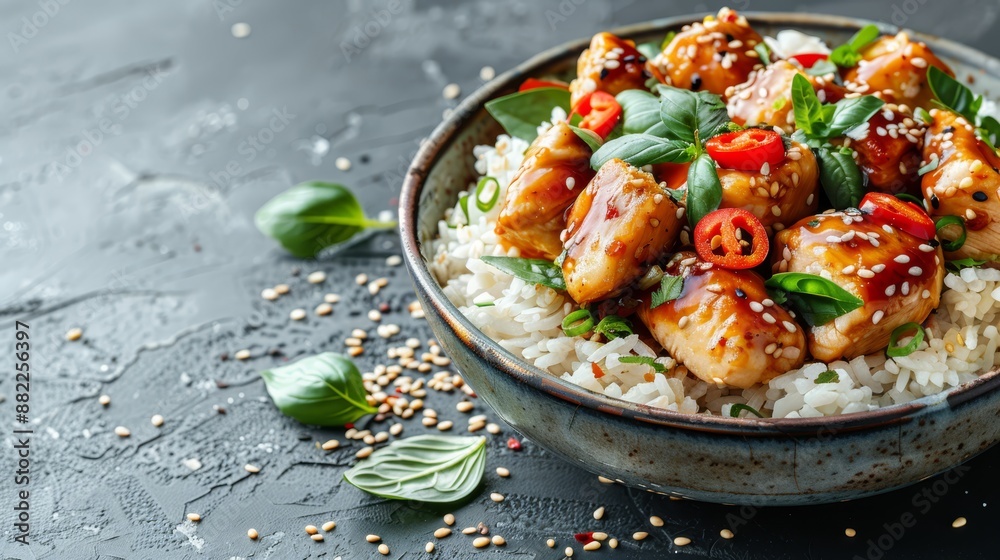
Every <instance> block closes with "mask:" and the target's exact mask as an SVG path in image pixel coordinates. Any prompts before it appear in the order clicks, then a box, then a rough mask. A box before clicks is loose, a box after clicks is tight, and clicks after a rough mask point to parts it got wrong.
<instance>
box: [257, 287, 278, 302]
mask: <svg viewBox="0 0 1000 560" xmlns="http://www.w3.org/2000/svg"><path fill="white" fill-rule="evenodd" d="M260 297H262V298H264V299H266V300H268V301H274V300H276V299H278V292H276V291H275V290H274V288H264V289H263V290H261V292H260Z"/></svg>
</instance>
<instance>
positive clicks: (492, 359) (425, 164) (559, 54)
mask: <svg viewBox="0 0 1000 560" xmlns="http://www.w3.org/2000/svg"><path fill="white" fill-rule="evenodd" d="M704 15H706V14H694V15H684V16H677V17H670V18H662V19H657V20H653V21H650V22H647V23H642V24H636V25H630V26H625V27H619V28H616V29H612V30H610V31H611V32H612V33H614V34H616V35H618V36H622V37H634V36H640V35H647V34H652V33H656V32H663V33H665V32H666V31H667V30H668V29H670V28H677V27H679V26H681V25H684V24H687V23H691V22H693V21H700V20H701V19H702V18H703V17H704ZM745 15H746V17H747V19H748V20H750V22H751V23H762V24H768V25H780V26H787V27H791V28H796V27H798V26H808V27H812V28H824V27H825V28H834V29H839V30H844V29H847V30H856V29H860V28H861V27H863V26H865V25H868V24H875V25H877V26H879V27H880V28H881V30H882V31H883V32H884V33H896V32H897V31H899V28H898V27H896V26H891V25H887V24H885V23H881V22H876V21H870V20H863V19H858V18H850V17H842V16H832V15H817V14H806V13H792V12H746V14H745ZM908 33H910V34H911V36H913V37H915V38H917V39H919V40H921V41H925V42H927V43H928V44H929V45H931V46H932V48H933V49H934V51H935V52H936V53H938V54H942V55H944V56H945V57H947V58H952V59H956V60H960V61H962V62H963V63H965V64H967V65H969V66H970V67H973V68H978V69H980V70H981V71H982V72H988V73H990V74H991V75H993V76H996V77H997V78H998V79H1000V60H997V59H996V58H993V57H991V56H989V55H987V54H985V53H982V52H980V51H978V50H975V49H973V48H971V47H967V46H965V45H962V44H959V43H956V42H954V41H950V40H948V39H942V38H938V37H935V36H932V35H926V34H923V33H919V32H913V31H909V30H908ZM588 44H589V38H584V39H578V40H575V41H570V42H568V43H564V44H562V45H559V46H557V47H554V48H551V49H549V50H546V51H544V52H542V53H540V54H538V55H536V56H534V57H532V58H531V59H529V60H528V61H526V62H524V63H522V64H520V65H518V66H516V67H514V68H513V69H511V70H509V71H507V72H505V73H503V74H501V75H500V76H498V77H497V78H495V79H494V80H492V81H490V82H489V83H487V84H485V85H483V86H482V87H480V88H479V89H478V90H476V91H475V92H473V93H472V94H471V95H469V96H468V97H467V98H466V99H465V100H464V101H463V102H462V103H461V104H460V105H459V106H458V107H457V108H456V109H455V110H454V111H453V112H452V113H451V115H450V116H449V117H448V118H447V119H445V120H444V121H443V122H442V123H441V124H439V125H438V126H437V127H436V128H435V129H434V131H433V132H432V133H431V135H430V136H429V137H428V139H427V140H426V141H425V142H424V143H423V145H422V146H421V148H420V150H419V151H418V152H417V154H416V156H414V158H413V161H412V163H411V165H410V168H409V170H408V172H407V175H406V178H405V180H404V182H403V188H402V193H401V196H400V207H399V218H400V219H399V229H400V234H401V237H402V246H403V255H404V259H405V262H406V265H407V268H408V269H409V271H410V275H411V278H412V279H413V281H414V284H415V286H416V288H417V290H419V291H420V292H422V294H423V295H424V296H425V298H426V300H428V301H430V302H431V304H432V305H433V307H434V308H433V309H431V310H426V311H427V312H428V313H436V314H438V315H439V316H440V317H441V318H442V319H443V320H444V322H445V324H446V325H447V326H448V328H450V329H451V330H452V331H454V333H455V334H456V335H457V337H458V338H459V339H460V340H461V341H462V343H463V344H464V345H465V346H467V347H468V348H469V349H470V350H471V351H472V352H473V353H474V354H476V355H477V356H478V357H480V358H481V359H482V360H483V362H484V363H483V365H484V366H485V367H487V368H492V369H496V370H498V371H499V372H500V373H501V374H503V375H509V376H511V377H513V378H514V379H515V380H517V381H518V382H521V383H525V384H528V385H530V386H532V387H534V388H535V389H537V390H540V391H542V392H544V393H546V394H548V395H550V396H552V397H555V398H557V399H560V400H562V401H565V402H567V403H569V404H571V405H574V406H578V407H580V406H582V407H586V408H589V409H593V410H595V411H598V412H601V413H605V414H608V415H610V416H619V417H625V418H629V419H634V420H637V421H640V422H644V423H648V424H656V425H661V426H665V427H670V428H679V429H685V430H693V431H699V432H713V433H722V434H728V435H735V436H794V435H797V434H810V433H811V434H816V433H824V434H826V435H827V436H832V435H834V434H836V433H840V432H852V431H858V430H865V429H871V428H876V427H882V426H885V425H891V424H899V423H904V422H908V421H910V420H912V419H913V418H914V417H915V416H916V415H917V414H918V413H921V412H922V413H924V414H931V413H934V412H936V411H940V410H944V409H947V408H955V407H958V406H960V405H962V404H964V403H967V402H969V401H971V400H973V399H976V398H977V397H980V396H982V395H984V394H986V393H990V392H993V391H995V390H997V388H998V387H1000V368H998V369H994V370H993V371H991V372H988V373H986V374H983V375H982V376H980V377H979V379H977V380H975V381H971V382H969V383H966V384H963V385H960V386H959V387H956V388H954V389H952V390H950V391H945V392H942V393H939V394H936V395H930V396H927V397H922V398H920V399H917V400H914V401H911V402H909V403H903V404H896V405H890V406H887V407H883V408H879V409H877V410H874V411H869V412H858V413H853V414H846V415H841V416H826V417H819V418H766V419H757V418H728V417H723V416H709V415H704V414H683V413H680V412H673V411H669V410H666V409H663V408H655V407H650V406H646V405H643V404H636V403H631V402H628V401H625V400H621V399H616V398H612V397H607V396H605V395H601V394H599V393H595V392H592V391H589V390H587V389H584V388H583V387H580V386H578V385H576V384H574V383H571V382H569V381H566V380H564V379H561V378H559V377H556V376H554V375H552V374H550V373H547V372H544V371H542V370H541V369H539V368H537V367H535V366H534V365H531V364H529V363H527V362H525V361H523V360H521V359H519V358H517V357H515V356H514V355H513V354H512V353H510V352H509V351H507V350H506V349H504V348H503V347H501V346H500V345H499V344H497V343H496V342H495V341H494V340H492V339H491V338H490V337H488V336H486V335H485V334H484V333H483V332H482V331H480V330H479V329H478V328H476V327H475V326H474V325H473V324H472V322H471V321H469V319H468V318H466V317H465V315H463V314H462V313H461V312H460V311H459V310H458V308H457V307H456V306H455V305H454V304H453V303H452V302H451V301H450V300H449V299H448V298H447V297H446V296H445V295H444V292H443V291H442V288H441V286H440V285H439V284H438V282H437V280H436V279H435V278H434V276H433V274H432V273H431V271H430V269H429V268H428V267H427V264H426V262H425V261H424V259H423V256H422V254H421V252H420V241H419V239H418V232H417V224H418V222H419V220H418V212H419V200H420V194H421V192H422V190H423V188H424V185H425V180H426V178H427V176H428V174H429V173H430V170H431V169H432V168H433V166H434V165H435V163H436V162H437V160H438V157H439V155H440V154H442V153H443V152H445V151H446V150H447V149H448V148H449V146H450V145H451V143H452V141H453V140H454V138H455V136H456V135H457V134H458V132H459V131H460V130H462V128H463V127H464V126H465V125H466V124H467V123H468V122H469V121H470V120H471V119H472V118H473V117H474V116H475V115H476V114H477V113H478V112H479V111H480V110H482V108H483V104H484V103H485V102H486V101H489V100H490V99H493V98H495V97H497V96H499V95H500V94H505V93H508V92H510V91H514V90H515V89H516V85H517V84H519V83H520V82H521V81H522V80H523V79H524V78H525V77H528V76H531V75H537V74H538V72H539V69H540V68H544V67H546V66H547V65H550V64H553V63H556V62H558V61H559V60H560V59H562V58H565V57H567V56H570V55H573V56H575V55H576V54H577V53H579V52H580V51H582V50H583V49H584V48H586V46H587V45H588ZM501 413H502V411H501Z"/></svg>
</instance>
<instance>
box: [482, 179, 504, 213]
mask: <svg viewBox="0 0 1000 560" xmlns="http://www.w3.org/2000/svg"><path fill="white" fill-rule="evenodd" d="M490 189H492V191H491V190H490ZM484 194H486V195H487V197H488V198H486V199H485V200H483V195H484ZM499 198H500V182H499V181H497V180H496V179H494V178H493V177H483V178H482V179H480V180H479V183H478V184H477V185H476V208H479V209H480V210H482V211H483V212H489V211H490V210H492V209H493V207H494V206H496V203H497V199H499Z"/></svg>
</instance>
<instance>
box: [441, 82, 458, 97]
mask: <svg viewBox="0 0 1000 560" xmlns="http://www.w3.org/2000/svg"><path fill="white" fill-rule="evenodd" d="M441 94H442V95H444V98H445V99H456V98H457V97H458V96H459V95H462V88H461V86H459V85H458V84H448V85H446V86H444V90H443V91H442V92H441Z"/></svg>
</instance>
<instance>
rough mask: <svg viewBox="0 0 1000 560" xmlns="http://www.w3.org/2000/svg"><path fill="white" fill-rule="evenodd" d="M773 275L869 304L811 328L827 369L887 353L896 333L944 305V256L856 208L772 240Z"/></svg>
mask: <svg viewBox="0 0 1000 560" xmlns="http://www.w3.org/2000/svg"><path fill="white" fill-rule="evenodd" d="M771 254H772V255H774V258H775V263H774V265H773V270H774V272H776V273H777V272H803V273H806V274H815V275H818V276H822V277H824V278H826V279H827V280H830V281H832V282H834V283H836V284H837V285H838V286H840V287H841V288H843V289H845V290H847V291H848V292H850V293H852V294H854V295H855V296H857V297H859V298H861V300H862V301H863V302H864V305H862V306H861V307H859V308H857V309H855V310H854V311H851V312H850V313H847V314H844V315H841V316H840V317H837V318H836V319H834V320H833V321H830V322H829V323H826V324H824V325H816V326H813V327H811V328H810V329H809V352H810V353H812V355H813V356H814V357H816V358H817V359H819V360H823V361H825V362H829V361H832V360H836V359H838V358H845V359H851V358H854V357H857V356H861V355H864V354H869V353H871V352H875V351H878V350H881V349H882V348H885V347H886V346H887V345H888V344H889V334H890V333H892V330H893V329H895V328H896V327H898V326H900V325H902V324H905V323H909V322H911V321H912V322H916V323H922V322H923V321H924V319H926V318H927V316H928V315H929V314H930V312H931V311H933V310H934V309H935V308H936V307H937V306H938V301H939V300H940V297H941V285H942V281H943V279H944V260H943V259H942V256H941V249H940V248H935V247H932V246H931V245H930V244H927V243H925V242H923V241H921V240H920V239H919V238H917V237H915V236H913V235H910V234H909V233H906V232H904V231H902V230H900V229H898V228H896V227H893V226H891V225H889V224H887V223H884V222H882V221H881V220H876V219H875V218H873V217H872V216H870V215H868V214H862V213H861V212H860V211H858V210H856V209H851V210H847V211H845V212H835V213H829V214H820V215H818V216H812V217H809V218H805V219H803V220H802V221H800V222H799V223H797V224H795V225H793V226H792V227H790V228H788V229H786V230H784V231H781V232H779V233H778V234H777V235H775V236H774V246H773V248H772V253H771Z"/></svg>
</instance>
